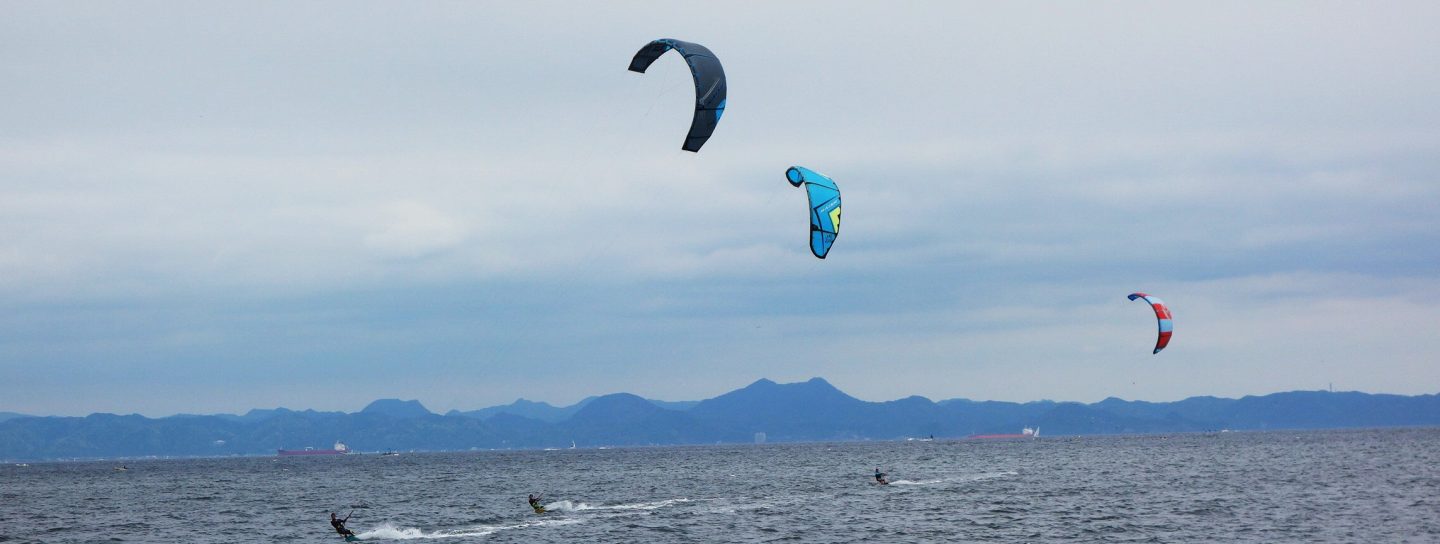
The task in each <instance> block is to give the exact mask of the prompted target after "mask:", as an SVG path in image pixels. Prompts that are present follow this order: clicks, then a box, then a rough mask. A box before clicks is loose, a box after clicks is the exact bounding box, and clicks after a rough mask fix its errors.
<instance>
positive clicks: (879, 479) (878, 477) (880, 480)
mask: <svg viewBox="0 0 1440 544" xmlns="http://www.w3.org/2000/svg"><path fill="white" fill-rule="evenodd" d="M875 483H877V484H880V485H888V484H889V483H890V482H887V481H885V473H884V472H880V467H875Z"/></svg>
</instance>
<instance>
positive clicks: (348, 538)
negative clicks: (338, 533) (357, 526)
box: [345, 535, 360, 542]
mask: <svg viewBox="0 0 1440 544" xmlns="http://www.w3.org/2000/svg"><path fill="white" fill-rule="evenodd" d="M345 541H346V542H359V541H360V537H358V536H355V535H345Z"/></svg>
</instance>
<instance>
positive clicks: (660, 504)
mask: <svg viewBox="0 0 1440 544" xmlns="http://www.w3.org/2000/svg"><path fill="white" fill-rule="evenodd" d="M685 502H690V499H666V500H663V501H655V502H639V503H634V504H601V505H590V504H585V503H583V502H577V501H555V502H552V503H546V504H545V510H546V511H547V512H548V511H556V512H584V511H588V510H654V509H656V508H664V507H666V506H670V505H672V504H680V503H685Z"/></svg>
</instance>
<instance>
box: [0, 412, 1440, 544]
mask: <svg viewBox="0 0 1440 544" xmlns="http://www.w3.org/2000/svg"><path fill="white" fill-rule="evenodd" d="M122 465H123V466H124V467H127V468H128V470H117V468H118V467H120V466H122ZM877 465H879V466H880V467H882V468H883V469H884V470H886V471H887V472H889V474H890V478H891V480H892V482H893V483H892V484H891V485H888V486H880V485H874V484H873V483H872V482H873V480H872V478H871V474H872V472H873V470H874V469H875V467H876V466H877ZM532 492H534V493H544V495H545V502H547V503H549V508H550V509H551V512H550V513H547V514H544V515H536V514H534V513H533V512H532V511H531V510H530V509H529V508H528V507H527V505H526V504H525V497H526V494H527V493H532ZM331 511H338V512H339V513H340V514H341V515H342V516H344V515H345V514H347V513H349V512H351V511H353V512H354V514H353V517H351V519H350V523H349V526H350V527H351V529H352V530H354V531H355V532H356V533H357V534H359V535H360V536H361V537H362V538H363V539H364V540H366V541H374V542H399V541H406V540H438V541H444V542H454V543H462V542H524V543H530V544H533V543H547V542H599V543H611V542H613V543H621V542H624V543H633V542H1440V429H1394V430H1358V431H1312V432H1279V431H1276V432H1236V433H1213V434H1181V435H1152V436H1110V437H1041V438H1039V439H1033V440H1031V439H1018V440H954V441H944V440H937V441H934V442H925V441H918V440H917V441H907V442H852V443H820V444H771V445H745V446H688V447H653V448H616V449H577V450H557V451H483V452H464V453H402V454H401V455H399V456H380V455H370V454H363V455H349V456H344V457H341V456H333V457H308V458H301V457H287V458H276V457H245V458H224V459H183V460H124V461H108V462H83V463H81V462H70V463H31V464H30V465H29V466H17V465H13V464H12V465H6V466H4V467H0V541H3V542H24V543H29V542H45V543H63V542H167V543H169V542H184V543H222V542H223V543H236V542H341V541H342V540H341V538H340V537H339V536H338V535H336V534H335V533H334V532H333V531H332V530H331V528H330V526H329V524H328V516H329V513H330V512H331Z"/></svg>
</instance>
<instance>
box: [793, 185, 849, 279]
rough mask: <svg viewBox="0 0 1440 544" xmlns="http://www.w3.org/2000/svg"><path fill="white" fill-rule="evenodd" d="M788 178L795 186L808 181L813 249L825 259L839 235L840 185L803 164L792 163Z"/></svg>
mask: <svg viewBox="0 0 1440 544" xmlns="http://www.w3.org/2000/svg"><path fill="white" fill-rule="evenodd" d="M785 179H787V180H789V181H790V184H791V185H794V186H796V187H799V186H800V184H802V183H803V184H805V193H806V194H807V195H809V197H810V252H811V253H814V254H815V256H816V257H819V258H821V259H824V258H825V255H826V254H827V253H830V246H832V245H834V244H835V237H836V236H839V235H840V188H839V187H837V186H836V185H835V182H834V181H832V180H831V179H830V178H828V177H825V175H823V174H821V173H819V172H816V171H814V170H811V169H809V168H805V167H803V166H791V167H790V169H789V170H786V171H785Z"/></svg>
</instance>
